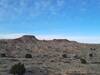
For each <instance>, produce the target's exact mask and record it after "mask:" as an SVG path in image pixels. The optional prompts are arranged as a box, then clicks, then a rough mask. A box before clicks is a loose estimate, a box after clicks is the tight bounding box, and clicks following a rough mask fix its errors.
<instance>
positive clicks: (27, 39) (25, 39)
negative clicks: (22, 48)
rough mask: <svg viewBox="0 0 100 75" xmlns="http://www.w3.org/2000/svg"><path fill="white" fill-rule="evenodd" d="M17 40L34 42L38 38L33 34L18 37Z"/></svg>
mask: <svg viewBox="0 0 100 75" xmlns="http://www.w3.org/2000/svg"><path fill="white" fill-rule="evenodd" d="M14 40H16V41H22V42H32V41H38V39H37V38H36V37H35V36H33V35H23V36H22V37H20V38H16V39H14Z"/></svg>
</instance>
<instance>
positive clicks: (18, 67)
mask: <svg viewBox="0 0 100 75" xmlns="http://www.w3.org/2000/svg"><path fill="white" fill-rule="evenodd" d="M25 71H26V69H25V66H24V64H21V63H18V64H15V65H13V66H12V67H11V69H10V73H11V74H14V75H24V73H25Z"/></svg>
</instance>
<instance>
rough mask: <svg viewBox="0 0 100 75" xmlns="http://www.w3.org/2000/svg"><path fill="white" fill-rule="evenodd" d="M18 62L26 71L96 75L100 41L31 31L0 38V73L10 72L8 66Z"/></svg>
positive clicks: (43, 74) (44, 74)
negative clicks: (45, 36)
mask: <svg viewBox="0 0 100 75" xmlns="http://www.w3.org/2000/svg"><path fill="white" fill-rule="evenodd" d="M28 54H29V55H31V56H32V57H31V58H27V57H26V55H28ZM83 60H85V61H86V62H85V63H84V62H82V61H83ZM18 62H21V63H24V64H25V66H26V68H27V72H26V73H25V74H26V75H100V73H99V70H100V45H99V44H82V43H78V42H75V41H69V40H67V39H54V40H38V39H37V38H36V37H35V36H31V35H24V36H22V37H20V38H16V39H8V40H7V39H6V40H0V75H10V74H9V69H10V68H11V66H12V65H13V64H14V63H18ZM30 71H31V73H30ZM34 71H35V73H34ZM29 73H30V74H29Z"/></svg>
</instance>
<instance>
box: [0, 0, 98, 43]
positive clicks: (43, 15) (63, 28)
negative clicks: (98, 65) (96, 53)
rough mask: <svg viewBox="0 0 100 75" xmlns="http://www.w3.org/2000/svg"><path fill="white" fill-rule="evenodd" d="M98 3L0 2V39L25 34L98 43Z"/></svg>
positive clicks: (90, 0)
mask: <svg viewBox="0 0 100 75" xmlns="http://www.w3.org/2000/svg"><path fill="white" fill-rule="evenodd" d="M99 32H100V0H0V38H14V37H19V36H21V35H24V34H31V35H36V36H37V37H38V38H39V39H53V38H62V39H70V40H76V41H79V42H84V43H100V33H99Z"/></svg>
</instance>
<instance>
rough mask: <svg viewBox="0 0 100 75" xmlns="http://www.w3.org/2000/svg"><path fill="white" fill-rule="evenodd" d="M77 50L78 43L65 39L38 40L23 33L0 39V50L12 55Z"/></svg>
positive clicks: (20, 55) (21, 55) (78, 48)
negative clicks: (14, 36) (14, 37)
mask: <svg viewBox="0 0 100 75" xmlns="http://www.w3.org/2000/svg"><path fill="white" fill-rule="evenodd" d="M79 50H80V44H79V43H77V42H72V41H69V40H67V39H54V40H38V39H37V38H36V37H35V36H32V35H24V36H22V37H20V38H16V39H10V40H0V52H1V53H2V52H5V53H6V54H7V56H12V57H17V56H18V57H23V56H24V55H23V54H25V53H31V54H32V53H33V54H34V53H35V52H36V53H39V52H45V53H46V52H50V51H59V52H63V51H65V52H79Z"/></svg>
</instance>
